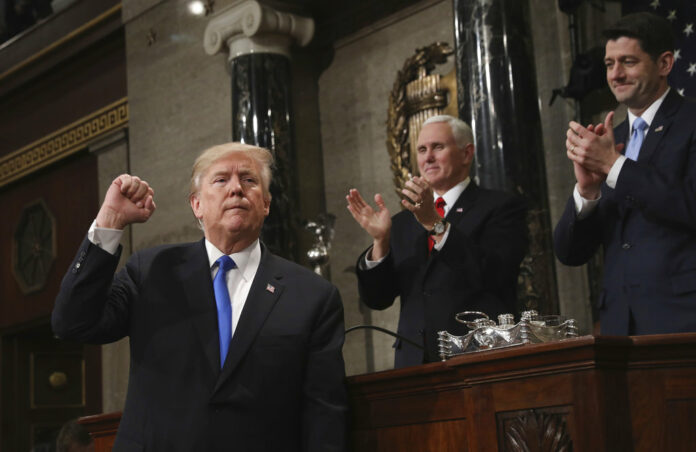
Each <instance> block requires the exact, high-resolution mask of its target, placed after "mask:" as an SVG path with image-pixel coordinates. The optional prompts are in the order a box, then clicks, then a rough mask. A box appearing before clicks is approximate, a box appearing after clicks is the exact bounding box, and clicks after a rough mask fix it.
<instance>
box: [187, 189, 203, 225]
mask: <svg viewBox="0 0 696 452" xmlns="http://www.w3.org/2000/svg"><path fill="white" fill-rule="evenodd" d="M189 203H191V210H193V216H195V217H196V218H198V219H200V218H201V215H199V213H200V209H201V201H200V200H199V199H198V196H197V195H196V194H195V193H194V194H192V195H191V196H189Z"/></svg>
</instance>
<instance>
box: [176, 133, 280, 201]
mask: <svg viewBox="0 0 696 452" xmlns="http://www.w3.org/2000/svg"><path fill="white" fill-rule="evenodd" d="M235 153H240V154H244V155H246V156H247V157H250V158H251V159H253V160H254V161H255V162H256V163H257V164H258V166H259V168H260V169H261V182H262V185H263V193H264V196H265V197H266V198H267V199H268V198H270V194H271V191H270V186H271V168H272V167H273V154H271V152H270V151H269V150H268V149H265V148H262V147H258V146H251V145H249V144H244V143H238V142H236V141H234V142H230V143H225V144H219V145H217V146H213V147H211V148H208V149H206V150H205V151H203V152H201V154H200V155H199V156H198V158H197V159H196V161H195V162H194V163H193V168H192V170H191V183H190V186H189V197H191V196H193V195H195V194H196V193H198V190H200V188H201V177H202V176H203V174H205V172H206V171H208V169H209V168H210V167H211V166H212V165H213V163H215V162H217V161H218V160H220V159H221V158H224V157H227V156H228V155H231V154H235Z"/></svg>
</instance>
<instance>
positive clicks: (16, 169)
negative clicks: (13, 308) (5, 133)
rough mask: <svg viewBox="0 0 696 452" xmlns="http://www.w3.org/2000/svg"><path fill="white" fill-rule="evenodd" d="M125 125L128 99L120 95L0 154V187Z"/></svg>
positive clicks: (126, 122) (126, 123)
mask: <svg viewBox="0 0 696 452" xmlns="http://www.w3.org/2000/svg"><path fill="white" fill-rule="evenodd" d="M127 125H128V99H127V98H125V97H124V98H123V99H120V100H118V101H116V102H114V103H112V104H110V105H107V106H106V107H104V108H101V109H99V110H97V111H96V112H94V113H92V114H90V115H88V116H85V117H84V118H82V119H79V120H77V121H75V122H73V123H72V124H70V125H68V126H66V127H63V128H62V129H60V130H58V131H56V132H54V133H51V134H50V135H48V136H46V137H44V138H41V139H39V140H37V141H34V142H33V143H31V144H29V145H27V146H24V147H23V148H21V149H19V150H17V151H14V152H11V153H9V154H7V155H3V156H0V187H2V186H4V185H7V184H8V183H10V182H12V181H14V180H16V179H19V178H21V177H24V176H27V175H29V174H31V173H33V172H34V171H37V170H39V169H41V168H43V167H45V166H47V165H49V164H51V163H53V162H55V161H58V160H60V159H62V158H65V157H67V156H69V155H72V154H74V153H75V152H77V151H80V150H82V149H84V148H85V146H87V145H88V144H89V143H90V142H91V141H92V140H95V139H97V138H102V137H104V136H106V135H107V134H109V133H111V132H113V131H115V130H117V129H121V128H123V127H126V126H127Z"/></svg>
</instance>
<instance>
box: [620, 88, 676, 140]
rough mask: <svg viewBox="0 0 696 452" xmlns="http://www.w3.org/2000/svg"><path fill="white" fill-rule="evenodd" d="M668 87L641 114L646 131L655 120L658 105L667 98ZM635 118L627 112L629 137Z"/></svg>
mask: <svg viewBox="0 0 696 452" xmlns="http://www.w3.org/2000/svg"><path fill="white" fill-rule="evenodd" d="M669 90H670V87H669V86H668V87H667V90H666V91H665V92H664V93H662V96H660V98H659V99H657V100H656V101H655V102H653V103H652V104H651V105H650V106H649V107H648V109H647V110H645V111H644V112H643V114H642V115H640V117H641V118H642V119H643V121H645V123H646V124H647V125H648V127H647V128H648V129H649V128H650V124H652V122H653V119H655V115H656V114H657V110H658V109H659V108H660V105H662V101H663V100H665V97H667V93H669ZM636 118H637V116H636V115H634V114H633V113H631V111H630V110H629V111H628V134H629V135H630V134H631V132H633V121H635V120H636Z"/></svg>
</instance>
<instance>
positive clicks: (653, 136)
mask: <svg viewBox="0 0 696 452" xmlns="http://www.w3.org/2000/svg"><path fill="white" fill-rule="evenodd" d="M680 103H681V96H679V94H678V93H677V92H676V91H675V90H674V89H671V90H670V92H669V94H667V96H666V97H665V100H664V101H663V102H662V105H660V108H659V109H658V110H657V113H656V114H655V118H654V119H653V121H652V124H650V129H649V130H648V133H647V135H646V136H645V142H644V143H643V147H642V148H641V150H640V154H639V155H638V161H639V162H649V161H650V160H651V159H652V158H653V155H654V154H655V150H656V149H657V145H658V144H659V143H660V140H662V138H663V137H665V136H667V132H668V131H669V127H670V126H671V125H672V119H673V116H674V113H675V112H676V111H677V109H678V107H679V104H680Z"/></svg>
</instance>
